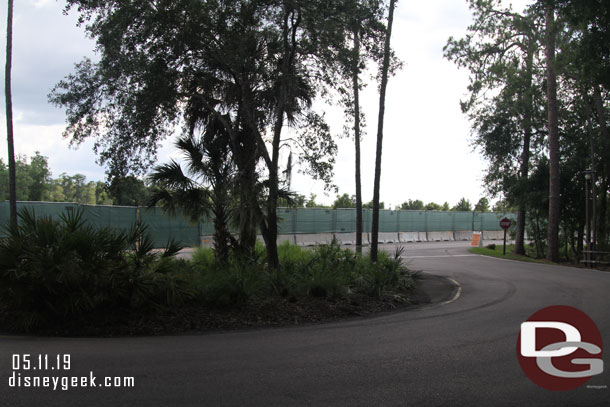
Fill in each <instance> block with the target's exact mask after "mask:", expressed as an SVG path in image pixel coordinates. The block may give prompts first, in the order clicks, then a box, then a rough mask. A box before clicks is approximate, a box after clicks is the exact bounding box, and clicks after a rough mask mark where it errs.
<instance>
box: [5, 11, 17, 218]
mask: <svg viewBox="0 0 610 407" xmlns="http://www.w3.org/2000/svg"><path fill="white" fill-rule="evenodd" d="M12 63H13V0H8V17H7V23H6V66H5V70H4V75H5V76H4V95H5V97H6V140H7V144H8V177H9V207H10V224H11V227H16V226H17V181H16V179H17V177H16V172H15V145H14V143H13V97H12V94H11V67H12Z"/></svg>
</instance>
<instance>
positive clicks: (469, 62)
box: [444, 0, 610, 261]
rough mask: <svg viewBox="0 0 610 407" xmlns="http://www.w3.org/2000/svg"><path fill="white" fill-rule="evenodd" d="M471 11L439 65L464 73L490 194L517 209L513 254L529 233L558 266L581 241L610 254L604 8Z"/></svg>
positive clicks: (473, 0)
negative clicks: (450, 63) (609, 249)
mask: <svg viewBox="0 0 610 407" xmlns="http://www.w3.org/2000/svg"><path fill="white" fill-rule="evenodd" d="M469 4H470V8H471V10H472V12H473V15H474V22H473V24H472V25H471V26H469V28H468V33H467V34H466V35H465V36H464V37H463V38H460V39H455V38H450V39H449V40H448V42H447V44H446V46H445V48H444V51H445V57H446V58H448V59H450V60H452V61H454V62H455V63H456V64H457V65H458V66H459V67H463V68H466V69H468V70H469V71H470V84H469V86H468V91H469V93H470V95H469V97H468V98H467V99H466V100H464V101H462V102H461V107H462V111H463V112H464V113H465V114H466V115H467V116H468V118H469V119H470V121H471V124H472V134H473V145H474V146H475V147H476V148H477V149H478V150H479V151H480V152H481V153H482V154H483V156H484V157H485V158H486V159H487V161H488V163H489V166H488V168H487V171H486V175H485V178H484V183H485V186H486V187H487V190H488V192H489V194H490V195H491V196H492V197H501V198H503V200H504V201H505V202H506V203H507V204H508V205H510V206H513V207H515V208H517V211H518V221H517V236H516V245H515V252H516V254H524V253H525V248H524V236H525V233H526V231H527V235H528V236H529V237H530V238H533V239H534V241H535V245H536V249H537V252H538V254H539V255H544V254H546V257H547V258H548V259H550V260H554V261H557V260H559V258H560V257H563V258H579V257H580V256H581V255H582V250H583V241H589V242H590V244H591V247H594V245H595V242H597V248H598V249H603V248H604V247H608V239H609V235H608V219H609V213H608V185H609V182H610V167H609V166H610V138H609V135H608V130H607V129H608V118H609V117H610V108H609V105H608V102H609V101H610V64H609V63H608V61H609V58H608V55H610V41H609V39H610V10H609V9H608V7H607V4H606V2H605V1H604V0H587V1H583V0H579V1H575V0H539V1H536V2H533V3H532V4H531V5H530V6H528V7H527V8H526V9H525V10H523V11H522V12H519V11H515V10H513V9H512V8H511V7H506V6H505V4H504V3H503V2H501V1H496V0H469ZM585 174H588V175H587V178H586V177H585ZM587 190H590V194H589V195H588V196H589V200H588V201H587ZM586 206H589V208H590V209H589V211H590V214H591V216H590V223H591V227H590V228H587V226H586V210H585V208H586ZM593 214H595V215H593ZM526 228H527V229H528V230H526ZM587 230H589V233H587Z"/></svg>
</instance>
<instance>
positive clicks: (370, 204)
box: [362, 200, 385, 209]
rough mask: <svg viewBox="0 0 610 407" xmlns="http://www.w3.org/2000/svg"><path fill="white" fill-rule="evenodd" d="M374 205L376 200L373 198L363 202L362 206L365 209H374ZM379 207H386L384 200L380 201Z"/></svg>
mask: <svg viewBox="0 0 610 407" xmlns="http://www.w3.org/2000/svg"><path fill="white" fill-rule="evenodd" d="M373 206H374V202H373V201H372V200H371V201H369V202H366V203H364V204H362V207H363V208H364V209H373ZM379 209H385V203H384V202H383V201H382V202H379Z"/></svg>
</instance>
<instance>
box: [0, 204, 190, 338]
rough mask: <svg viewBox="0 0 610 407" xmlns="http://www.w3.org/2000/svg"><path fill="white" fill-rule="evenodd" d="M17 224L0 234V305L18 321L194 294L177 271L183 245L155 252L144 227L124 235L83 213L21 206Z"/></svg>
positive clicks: (30, 324) (159, 303)
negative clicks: (39, 212) (42, 212)
mask: <svg viewBox="0 0 610 407" xmlns="http://www.w3.org/2000/svg"><path fill="white" fill-rule="evenodd" d="M19 218H20V222H19V227H18V228H17V229H9V230H7V231H8V237H7V238H5V239H1V240H0V308H2V309H3V310H4V311H5V312H8V314H7V315H10V316H11V323H12V324H13V327H14V328H16V329H18V330H29V329H33V328H36V327H40V326H53V324H56V323H58V324H62V323H66V322H68V321H71V320H78V319H79V318H87V316H88V315H90V314H92V313H95V312H101V311H102V310H103V311H104V312H112V311H116V310H121V309H123V310H125V309H128V308H129V307H134V308H141V309H147V308H151V307H153V308H154V307H165V306H169V305H175V304H180V303H182V302H184V301H186V300H187V299H189V298H191V297H192V295H193V294H192V292H191V290H189V288H188V287H187V285H186V280H184V279H183V278H182V277H179V276H177V275H175V274H174V273H173V270H175V269H176V264H175V262H176V260H174V259H173V256H174V255H175V254H176V253H177V252H178V251H179V250H180V249H181V247H179V246H178V245H177V244H176V243H175V242H168V244H167V247H166V248H165V250H164V251H162V252H154V251H153V250H152V241H151V239H150V236H149V235H148V234H147V233H146V228H145V227H144V226H142V225H140V224H136V225H134V226H133V227H132V229H131V230H130V231H129V232H128V233H126V234H122V233H117V232H114V231H112V230H110V229H106V228H99V229H96V228H93V227H92V226H90V225H88V224H87V223H86V222H85V221H84V219H83V212H82V211H66V212H64V213H63V214H62V215H61V216H60V219H58V220H57V219H52V218H50V217H37V216H36V214H35V213H34V212H33V211H28V210H27V209H24V210H22V211H21V212H20V214H19Z"/></svg>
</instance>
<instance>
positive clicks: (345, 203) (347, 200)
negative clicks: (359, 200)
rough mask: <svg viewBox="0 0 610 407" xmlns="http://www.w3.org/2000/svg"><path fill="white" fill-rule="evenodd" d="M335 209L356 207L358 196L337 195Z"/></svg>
mask: <svg viewBox="0 0 610 407" xmlns="http://www.w3.org/2000/svg"><path fill="white" fill-rule="evenodd" d="M332 207H333V209H337V208H355V207H356V196H355V195H352V196H349V195H348V194H343V195H341V196H337V199H335V202H334V203H333V206H332Z"/></svg>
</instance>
